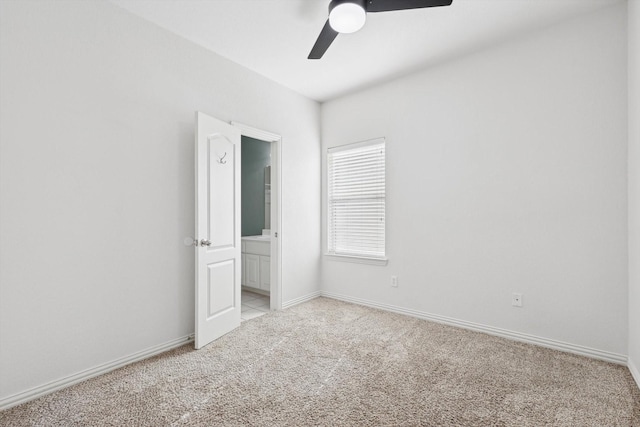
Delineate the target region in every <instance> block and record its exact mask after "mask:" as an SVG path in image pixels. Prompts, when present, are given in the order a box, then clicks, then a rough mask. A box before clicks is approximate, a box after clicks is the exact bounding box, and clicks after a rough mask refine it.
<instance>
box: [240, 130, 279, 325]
mask: <svg viewBox="0 0 640 427" xmlns="http://www.w3.org/2000/svg"><path fill="white" fill-rule="evenodd" d="M231 124H232V125H233V126H234V127H236V128H238V129H239V130H240V133H241V152H242V162H241V164H242V167H241V177H242V178H241V181H242V182H241V184H242V185H241V187H242V195H241V200H242V209H241V212H242V215H241V230H242V232H241V235H242V237H241V239H242V256H241V257H242V261H241V264H242V280H241V284H242V293H241V306H242V313H241V319H242V321H246V320H250V319H252V318H255V317H259V316H261V315H262V314H264V313H265V312H268V311H269V310H280V309H281V308H282V299H281V298H282V297H281V295H282V289H281V286H282V285H281V279H280V277H281V275H280V274H281V261H280V260H281V252H280V251H281V246H280V238H281V236H280V227H281V217H280V212H281V209H280V206H281V205H280V203H281V201H280V200H281V199H280V188H281V186H280V183H281V174H280V153H281V146H280V144H281V137H280V136H279V135H276V134H272V133H269V132H265V131H263V130H260V129H256V128H253V127H250V126H247V125H244V124H241V123H237V122H231Z"/></svg>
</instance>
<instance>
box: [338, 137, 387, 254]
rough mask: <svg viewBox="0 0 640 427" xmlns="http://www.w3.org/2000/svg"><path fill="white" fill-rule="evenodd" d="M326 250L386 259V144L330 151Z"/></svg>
mask: <svg viewBox="0 0 640 427" xmlns="http://www.w3.org/2000/svg"><path fill="white" fill-rule="evenodd" d="M327 166H328V209H329V212H328V229H329V230H328V250H329V253H330V254H333V255H348V256H364V257H371V258H384V257H385V197H386V195H385V141H384V139H383V138H380V139H376V140H372V141H365V142H362V143H357V144H351V145H345V146H341V147H336V148H332V149H329V152H328V155H327Z"/></svg>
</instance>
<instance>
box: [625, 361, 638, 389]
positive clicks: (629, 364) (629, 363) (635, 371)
mask: <svg viewBox="0 0 640 427" xmlns="http://www.w3.org/2000/svg"><path fill="white" fill-rule="evenodd" d="M627 367H628V368H629V371H630V372H631V376H632V377H633V379H634V380H636V385H637V386H638V388H640V371H639V370H638V367H637V366H636V365H635V364H634V363H633V360H631V358H629V360H628V361H627Z"/></svg>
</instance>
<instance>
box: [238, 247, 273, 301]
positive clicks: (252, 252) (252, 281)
mask: <svg viewBox="0 0 640 427" xmlns="http://www.w3.org/2000/svg"><path fill="white" fill-rule="evenodd" d="M270 251H271V239H270V238H269V236H247V237H243V238H242V285H243V286H246V287H249V288H254V289H260V290H263V291H267V292H268V291H269V290H270V284H271V281H270V275H271V257H270V253H271V252H270Z"/></svg>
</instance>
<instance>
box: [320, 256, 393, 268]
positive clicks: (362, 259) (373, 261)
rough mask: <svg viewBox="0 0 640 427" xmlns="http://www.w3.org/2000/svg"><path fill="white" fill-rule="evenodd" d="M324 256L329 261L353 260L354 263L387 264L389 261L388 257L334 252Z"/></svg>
mask: <svg viewBox="0 0 640 427" xmlns="http://www.w3.org/2000/svg"><path fill="white" fill-rule="evenodd" d="M324 256H325V258H327V259H328V260H331V261H342V262H354V263H356V264H369V265H387V263H388V262H389V259H388V258H369V257H362V256H352V255H336V254H324Z"/></svg>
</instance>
